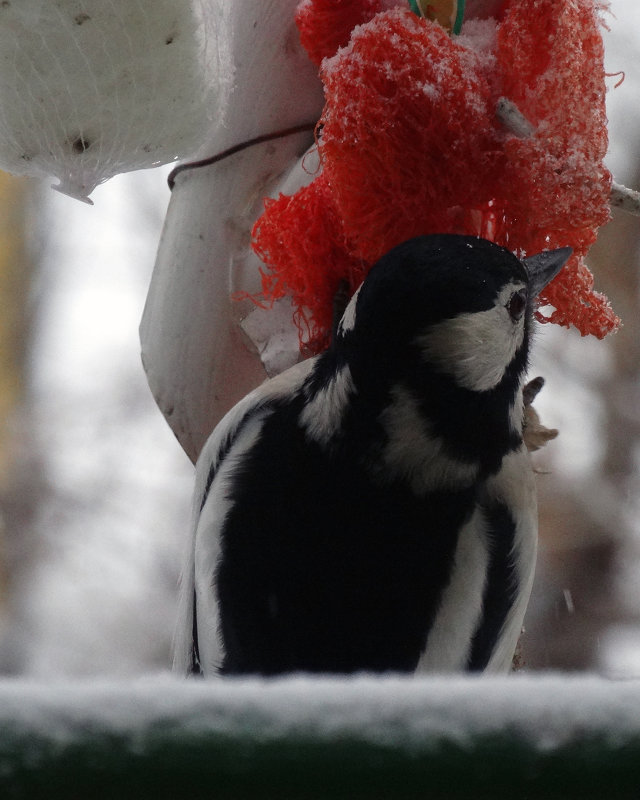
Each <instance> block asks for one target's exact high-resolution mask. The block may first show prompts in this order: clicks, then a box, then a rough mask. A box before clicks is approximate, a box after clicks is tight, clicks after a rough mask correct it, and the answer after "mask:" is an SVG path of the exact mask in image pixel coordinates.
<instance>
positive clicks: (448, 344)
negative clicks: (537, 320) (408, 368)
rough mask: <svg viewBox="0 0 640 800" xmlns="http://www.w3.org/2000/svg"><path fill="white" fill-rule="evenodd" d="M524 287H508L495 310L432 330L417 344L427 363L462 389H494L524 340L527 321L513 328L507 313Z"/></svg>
mask: <svg viewBox="0 0 640 800" xmlns="http://www.w3.org/2000/svg"><path fill="white" fill-rule="evenodd" d="M523 287H524V284H520V283H516V284H510V285H509V286H505V287H504V289H503V290H502V291H501V292H500V295H499V296H498V298H497V299H496V304H495V305H494V306H493V308H490V309H488V310H486V311H478V312H476V313H463V314H458V315H457V316H455V317H452V318H451V319H446V320H444V321H442V322H439V323H437V324H436V325H433V326H432V327H430V328H429V329H428V330H427V331H426V332H425V333H423V334H422V335H421V336H419V337H418V340H417V341H418V344H419V345H420V347H421V348H422V350H423V353H424V357H425V359H426V360H427V361H429V362H430V363H431V364H433V365H434V366H435V367H436V368H437V369H439V370H440V371H441V372H444V373H445V374H447V375H450V376H451V377H452V378H453V379H454V380H455V382H456V383H457V384H458V386H460V387H462V388H463V389H471V390H472V391H475V392H484V391H488V390H489V389H493V388H494V386H497V384H498V383H500V381H501V380H502V376H503V375H504V372H505V370H506V368H507V367H508V366H509V364H510V363H511V361H512V360H513V358H514V356H515V354H516V353H517V351H518V349H519V348H520V347H521V345H522V342H523V339H524V318H523V319H521V320H519V322H517V323H515V324H514V323H513V321H512V320H511V317H510V316H509V312H508V311H507V309H506V304H507V302H508V300H509V297H510V296H511V295H512V294H513V292H515V291H517V290H518V289H521V288H523Z"/></svg>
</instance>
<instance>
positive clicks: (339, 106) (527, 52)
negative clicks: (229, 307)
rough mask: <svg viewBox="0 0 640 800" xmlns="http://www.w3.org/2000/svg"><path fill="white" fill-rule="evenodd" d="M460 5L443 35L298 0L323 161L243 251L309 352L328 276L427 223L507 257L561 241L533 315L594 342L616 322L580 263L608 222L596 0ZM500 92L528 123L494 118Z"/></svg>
mask: <svg viewBox="0 0 640 800" xmlns="http://www.w3.org/2000/svg"><path fill="white" fill-rule="evenodd" d="M390 6H391V8H389V7H390ZM393 6H397V7H393ZM385 7H386V9H385ZM467 8H468V10H469V15H468V17H467V18H465V22H464V25H463V27H462V33H461V35H460V36H456V37H453V38H452V37H450V36H449V35H448V34H447V32H446V31H445V30H444V28H442V27H440V26H439V25H438V24H436V23H435V22H432V21H429V20H425V19H421V18H420V17H418V16H417V15H415V14H413V13H411V12H410V11H409V9H408V8H407V6H406V4H402V6H398V4H397V3H395V2H390V0H345V2H344V3H339V4H338V3H336V4H334V5H333V6H332V5H331V4H328V3H327V2H326V0H305V2H304V3H302V4H301V5H300V6H299V8H298V14H297V24H298V27H299V29H300V35H301V39H302V41H303V43H305V44H306V45H307V46H308V47H309V57H310V58H311V60H312V61H314V62H315V63H320V77H321V78H322V80H323V83H324V88H325V98H326V104H325V108H324V111H323V114H322V117H321V120H320V125H319V127H318V149H319V154H320V159H321V165H322V173H321V174H320V175H318V177H316V179H315V182H314V183H317V184H318V185H317V186H314V184H311V186H310V187H306V188H305V189H304V190H303V191H300V192H299V193H298V194H297V195H294V196H292V197H289V198H284V197H282V196H281V197H280V198H278V199H275V200H272V201H267V202H266V204H265V213H264V214H263V215H262V217H261V218H260V219H259V220H258V221H257V223H256V226H255V228H254V248H255V250H256V252H257V253H258V255H259V256H260V257H261V258H262V260H263V261H264V262H265V264H266V266H267V270H266V271H265V273H264V282H263V291H264V294H265V296H266V297H267V298H268V299H271V298H277V297H279V296H282V295H283V294H287V293H288V294H290V295H291V296H292V298H293V302H294V306H295V307H296V308H297V309H298V317H299V319H300V320H301V321H302V323H303V325H301V340H302V343H303V345H305V346H306V347H308V348H309V349H311V350H315V351H319V350H322V348H323V347H324V346H325V344H326V341H327V337H328V329H327V320H329V319H330V309H329V300H328V299H327V298H331V296H332V294H333V292H334V291H335V286H336V285H338V284H339V283H340V282H341V281H342V280H346V281H347V282H348V283H349V284H350V285H351V286H352V287H353V285H354V264H355V265H357V273H358V277H361V276H362V275H364V274H366V271H367V270H368V268H369V267H370V266H371V265H372V264H373V263H374V262H375V261H376V260H377V259H378V258H379V257H380V256H381V255H382V254H383V253H385V252H386V251H388V250H389V249H390V248H391V247H393V246H394V245H396V244H398V243H399V242H401V241H404V240H406V239H408V238H410V237H412V236H416V235H420V234H429V233H466V234H471V235H480V236H484V237H485V238H488V239H491V240H493V241H495V242H497V243H498V244H501V245H503V246H505V247H507V248H509V249H510V250H512V251H514V252H516V253H518V254H520V255H522V254H528V255H532V254H533V253H536V252H540V251H542V250H547V249H552V248H554V247H562V246H566V245H569V246H571V247H572V248H573V250H574V253H573V256H572V258H571V260H570V262H569V264H568V265H567V267H565V269H564V270H563V271H562V273H561V274H560V275H559V276H558V278H556V279H555V280H554V281H553V282H552V283H551V284H550V286H549V287H547V289H546V290H545V291H544V292H543V294H542V300H543V302H544V303H545V304H547V305H549V306H552V307H553V310H552V312H551V314H550V316H549V317H543V316H540V317H539V318H540V319H541V320H542V321H551V322H555V323H558V324H561V325H569V324H573V325H575V326H576V328H578V330H580V332H581V333H582V334H583V335H584V334H594V335H596V336H598V337H602V336H604V335H606V334H607V333H609V332H611V331H614V330H616V328H617V327H618V325H619V320H618V318H617V317H616V315H615V314H614V312H613V311H612V309H611V307H610V305H609V303H608V301H607V299H606V298H605V297H603V295H601V294H599V293H598V292H596V291H594V288H593V277H592V275H591V273H590V272H589V270H588V269H587V267H586V265H585V263H584V257H585V255H586V253H587V251H588V249H589V247H590V246H591V245H592V244H593V242H594V241H595V239H596V235H597V230H598V228H599V227H600V226H601V225H603V224H605V223H606V222H608V220H609V218H610V207H609V194H610V190H611V176H610V174H609V172H608V170H607V169H606V167H605V166H604V163H603V159H604V156H605V154H606V151H607V128H606V116H605V105H604V96H605V83H604V78H605V75H604V66H603V58H604V51H603V44H602V37H601V32H600V25H601V18H600V17H601V12H602V8H603V5H602V4H601V3H600V2H597V0H585V1H584V2H581V3H575V2H571V0H560V1H559V2H558V1H557V0H517V2H516V1H515V0H501V2H500V3H496V2H493V3H490V4H486V3H469V4H468V5H467ZM474 11H478V12H481V13H479V14H478V16H474V14H473V12H474ZM488 11H491V12H493V13H495V14H496V16H495V17H491V18H488V16H487V12H488ZM354 21H355V22H357V24H355V27H354V28H353V30H352V31H351V33H350V34H349V33H348V31H347V28H348V27H349V25H352V24H354ZM330 31H333V35H329V32H330ZM334 48H337V52H335V53H333V54H332V53H331V51H332V49H334ZM503 98H506V99H507V100H508V101H509V103H511V104H512V105H514V106H515V107H516V108H517V109H518V110H519V111H520V112H521V113H522V115H523V116H524V118H525V120H526V121H527V124H528V125H529V126H530V128H531V131H530V133H527V134H525V135H522V134H518V133H516V132H514V131H513V130H510V129H509V127H508V125H506V124H505V123H504V121H503V120H502V119H501V118H500V116H499V114H498V113H497V110H498V109H499V107H500V103H501V102H502V99H503ZM312 198H313V202H310V200H311V199H312ZM311 215H313V219H311ZM319 217H323V218H324V222H321V221H320V220H319ZM336 221H337V223H336ZM287 231H298V232H302V231H304V232H305V239H304V241H297V240H296V237H291V242H290V244H288V245H287V247H283V246H282V244H283V242H284V241H285V239H287V238H288V237H287ZM332 231H333V234H331V232H332ZM328 235H331V236H332V240H331V241H330V242H327V236H328ZM328 252H330V253H331V258H330V264H331V269H329V270H327V269H326V268H325V263H326V256H327V253H328ZM302 275H304V281H301V280H300V277H301V276H302Z"/></svg>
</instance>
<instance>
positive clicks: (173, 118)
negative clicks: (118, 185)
mask: <svg viewBox="0 0 640 800" xmlns="http://www.w3.org/2000/svg"><path fill="white" fill-rule="evenodd" d="M209 5H211V6H213V5H217V4H209ZM219 5H220V6H221V5H222V4H219ZM216 24H217V21H216V19H215V14H207V15H205V14H204V13H203V5H202V4H201V2H200V0H138V2H135V3H131V2H128V0H106V2H103V1H102V0H82V2H77V0H55V2H49V1H48V0H47V1H46V2H45V1H44V0H20V2H13V3H9V2H7V3H0V53H1V56H0V59H1V63H2V70H0V168H2V169H4V170H6V171H8V172H12V173H14V174H15V175H31V176H36V177H54V178H56V179H57V180H58V183H57V185H56V186H55V188H56V189H57V190H58V191H60V192H63V193H64V194H68V195H71V196H72V197H76V198H78V199H79V200H83V201H85V202H88V203H90V202H91V200H90V199H89V195H90V194H91V192H92V191H93V189H95V187H96V186H98V185H99V184H100V183H102V182H103V181H106V180H107V179H108V178H110V177H112V176H113V175H116V174H118V173H120V172H128V171H131V170H137V169H142V168H144V167H152V166H157V165H159V164H165V163H168V162H170V161H174V160H175V159H177V158H186V157H189V156H191V155H193V154H194V153H195V152H196V151H197V149H198V147H199V145H200V144H201V142H202V140H203V139H204V137H205V134H206V132H207V131H208V130H209V129H210V127H211V126H212V125H215V124H219V122H220V117H219V109H220V107H222V106H223V105H224V103H223V102H222V98H223V97H224V95H225V92H226V89H227V86H228V83H227V81H226V79H225V76H224V75H223V74H222V73H221V72H220V70H219V63H220V61H219V58H218V52H217V38H216V37H215V25H216Z"/></svg>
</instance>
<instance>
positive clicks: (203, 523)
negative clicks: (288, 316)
mask: <svg viewBox="0 0 640 800" xmlns="http://www.w3.org/2000/svg"><path fill="white" fill-rule="evenodd" d="M315 361H316V359H315V358H310V359H308V360H306V361H302V362H300V363H299V364H296V365H295V366H293V367H291V368H290V369H288V370H286V371H285V372H283V373H281V374H280V375H278V376H277V377H275V378H272V379H271V380H268V381H265V383H263V384H261V385H260V386H258V387H257V389H254V390H253V391H252V392H251V393H250V394H248V395H247V396H246V397H244V398H243V399H242V400H241V401H240V402H239V403H237V404H236V405H235V406H234V407H233V408H232V409H231V410H230V411H228V412H227V414H226V415H225V416H224V417H223V418H222V419H221V420H220V422H219V423H218V425H217V426H216V428H215V429H214V431H213V433H212V434H211V436H209V439H208V440H207V442H206V444H205V446H204V447H203V449H202V452H201V453H200V456H199V458H198V463H197V464H196V484H195V489H194V493H193V500H192V514H191V536H190V540H189V543H188V548H187V551H186V553H185V556H184V564H183V568H182V578H181V583H180V597H179V602H178V618H177V623H176V633H175V637H174V648H173V649H174V669H175V670H176V672H179V673H181V674H183V675H184V674H186V672H187V671H188V670H189V667H190V662H191V646H192V629H193V594H194V590H195V588H196V574H195V573H196V539H198V540H199V542H200V551H199V554H198V574H199V579H198V582H199V584H200V589H199V592H200V595H201V597H200V600H201V601H202V602H203V603H205V604H206V608H207V610H206V612H205V613H204V614H203V613H201V614H199V618H200V620H202V624H203V626H206V627H205V633H203V634H202V635H203V636H204V637H205V638H206V641H205V651H206V652H208V653H209V656H208V658H209V662H208V664H209V668H210V669H213V668H214V667H215V666H216V663H217V632H216V631H214V628H215V625H216V624H217V622H216V621H217V603H216V601H215V598H214V597H213V590H212V588H211V585H210V584H209V587H208V589H207V586H206V581H205V583H204V584H203V583H202V575H201V573H202V570H203V569H204V572H205V573H208V570H209V569H210V568H211V565H212V564H213V563H214V562H215V560H216V558H217V556H216V549H215V548H216V547H217V546H218V544H217V543H218V537H219V526H220V524H221V519H222V518H221V517H220V516H216V514H217V511H216V508H218V505H217V501H216V503H215V504H214V501H213V499H212V497H211V494H212V493H213V492H218V491H219V490H220V486H223V485H224V483H220V480H219V478H220V479H222V478H224V475H225V474H227V470H226V468H225V469H224V470H222V476H221V475H220V473H219V474H218V475H217V476H216V480H215V481H214V484H215V485H212V486H211V489H210V493H209V497H208V499H207V503H206V504H205V507H204V508H203V510H202V513H200V508H201V506H202V502H203V499H204V495H205V491H206V488H207V482H208V480H209V475H210V472H211V469H212V468H213V469H218V468H219V467H220V459H221V454H222V453H224V452H225V449H226V447H227V446H229V445H231V450H230V451H229V453H227V455H226V457H225V459H223V465H227V464H230V463H232V462H229V461H227V458H229V457H230V456H232V453H234V452H235V456H233V459H234V460H235V459H236V458H237V456H238V454H239V453H240V452H242V451H243V449H244V452H246V449H247V447H248V446H250V444H251V443H252V441H253V439H252V436H254V435H255V432H256V428H255V425H261V424H262V420H263V419H264V416H265V415H266V414H267V413H269V411H270V408H269V403H270V402H271V401H273V400H278V399H281V398H285V397H288V396H290V395H292V394H294V393H295V392H297V391H299V390H300V389H301V387H302V385H303V383H304V381H305V379H306V378H307V376H308V374H309V372H310V371H311V369H312V368H313V366H314V364H315ZM252 414H253V415H255V417H254V421H250V422H249V423H248V424H247V427H246V428H242V429H241V433H240V434H239V435H238V429H239V426H240V424H241V423H242V421H243V420H245V419H249V417H250V416H251V415H252ZM246 436H249V438H245V437H246ZM234 439H236V441H234ZM234 448H238V449H235V450H234ZM216 481H217V483H216ZM223 504H224V501H223ZM220 508H224V505H222V506H220ZM225 513H226V512H225ZM205 531H210V532H211V533H210V537H211V541H210V543H209V545H206V546H205V545H204V544H203V537H204V536H205V533H204V532H205ZM207 548H208V550H207ZM201 559H204V561H201ZM203 563H204V564H206V565H208V566H205V567H203V566H202V565H203ZM209 579H211V576H209ZM205 614H211V619H212V622H211V623H210V624H209V623H205V622H204V619H205ZM201 658H202V654H201Z"/></svg>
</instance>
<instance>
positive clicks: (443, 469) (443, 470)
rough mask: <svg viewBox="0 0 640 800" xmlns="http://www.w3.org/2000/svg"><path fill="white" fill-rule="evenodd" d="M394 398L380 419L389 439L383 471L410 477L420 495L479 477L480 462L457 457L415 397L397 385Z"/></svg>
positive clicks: (383, 472) (384, 452)
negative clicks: (451, 452) (421, 409)
mask: <svg viewBox="0 0 640 800" xmlns="http://www.w3.org/2000/svg"><path fill="white" fill-rule="evenodd" d="M391 394H392V402H391V404H390V405H389V406H387V408H386V409H385V410H384V411H383V412H382V415H381V418H380V421H381V423H382V425H383V427H384V429H385V432H386V434H387V437H388V440H387V443H386V446H385V447H384V449H383V451H382V462H383V463H382V465H381V474H382V475H383V476H384V475H387V474H388V475H390V476H393V477H399V478H401V479H404V480H407V481H408V482H409V484H410V485H411V488H412V490H413V491H414V492H415V494H417V495H423V494H425V493H426V492H428V491H431V490H434V489H448V488H459V487H463V486H469V485H470V484H471V483H473V481H474V480H476V478H477V477H478V472H479V466H478V464H476V463H469V462H465V461H461V460H460V459H458V458H454V457H452V456H451V455H449V454H448V453H447V448H446V445H445V442H444V441H443V440H442V439H441V438H440V437H439V436H436V435H435V434H433V432H432V431H431V430H430V426H429V421H428V420H427V419H426V418H425V416H424V415H423V414H421V413H420V408H419V405H418V402H417V401H416V399H415V397H413V395H412V394H411V392H409V391H408V390H407V389H406V388H404V387H402V386H396V387H394V389H393V390H392V392H391Z"/></svg>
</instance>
